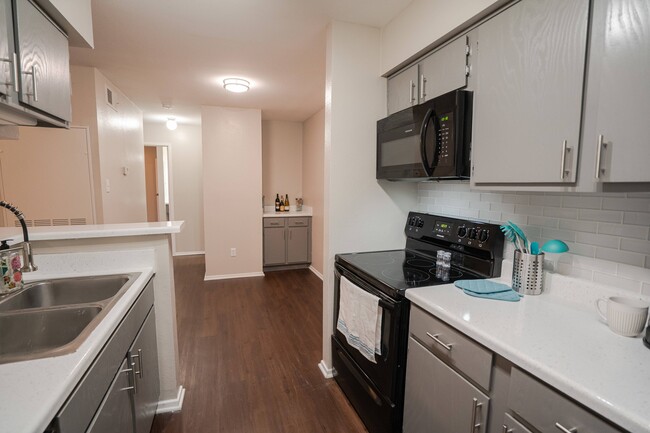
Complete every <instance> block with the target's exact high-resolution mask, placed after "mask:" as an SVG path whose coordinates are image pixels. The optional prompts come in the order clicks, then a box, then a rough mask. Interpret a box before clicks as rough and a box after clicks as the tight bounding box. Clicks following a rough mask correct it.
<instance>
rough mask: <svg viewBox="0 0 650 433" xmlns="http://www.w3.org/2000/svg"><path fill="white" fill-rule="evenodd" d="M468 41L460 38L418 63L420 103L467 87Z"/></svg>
mask: <svg viewBox="0 0 650 433" xmlns="http://www.w3.org/2000/svg"><path fill="white" fill-rule="evenodd" d="M468 40H469V36H461V37H459V38H458V39H455V40H454V41H452V42H450V43H449V44H447V45H445V46H443V47H442V48H440V49H439V50H437V51H434V52H433V53H432V54H431V55H430V56H428V57H426V58H424V59H423V60H422V61H421V62H420V95H419V96H420V103H422V102H425V101H428V100H430V99H433V98H435V97H436V96H440V95H444V94H445V93H447V92H451V91H452V90H456V89H462V88H463V87H465V86H467V76H468V75H469V66H468V63H467V57H468V55H469V42H468Z"/></svg>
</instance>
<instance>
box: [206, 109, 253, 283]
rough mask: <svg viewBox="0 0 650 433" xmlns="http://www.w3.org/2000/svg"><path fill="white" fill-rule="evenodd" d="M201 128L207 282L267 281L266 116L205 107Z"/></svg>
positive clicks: (249, 110)
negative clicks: (264, 221)
mask: <svg viewBox="0 0 650 433" xmlns="http://www.w3.org/2000/svg"><path fill="white" fill-rule="evenodd" d="M201 125H202V137H203V138H202V140H203V209H204V232H205V277H206V279H220V278H232V277H238V276H253V275H263V274H262V112H261V110H257V109H240V108H225V107H201ZM231 248H236V249H237V256H236V257H231V256H230V249H231Z"/></svg>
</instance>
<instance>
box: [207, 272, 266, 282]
mask: <svg viewBox="0 0 650 433" xmlns="http://www.w3.org/2000/svg"><path fill="white" fill-rule="evenodd" d="M263 276H264V272H248V273H245V274H226V275H206V276H205V277H203V281H213V280H230V279H232V278H250V277H263Z"/></svg>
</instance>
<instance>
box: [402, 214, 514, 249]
mask: <svg viewBox="0 0 650 433" xmlns="http://www.w3.org/2000/svg"><path fill="white" fill-rule="evenodd" d="M404 231H405V233H406V236H407V237H409V238H412V239H417V240H421V241H424V242H436V241H443V242H446V243H449V244H454V245H457V246H467V247H473V248H478V249H483V250H490V251H494V252H496V253H498V254H499V255H500V254H501V251H502V249H503V241H504V236H503V233H502V232H501V230H500V229H499V226H498V225H497V224H491V223H486V222H481V221H471V220H464V219H459V218H451V217H447V216H439V215H431V214H424V213H419V212H410V213H409V216H408V219H407V221H406V228H405V230H404Z"/></svg>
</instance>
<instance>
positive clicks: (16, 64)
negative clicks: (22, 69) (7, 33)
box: [13, 53, 20, 93]
mask: <svg viewBox="0 0 650 433" xmlns="http://www.w3.org/2000/svg"><path fill="white" fill-rule="evenodd" d="M13 57H14V65H13V66H14V90H15V91H16V93H18V92H20V87H19V86H18V55H17V54H16V53H14V56H13Z"/></svg>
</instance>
